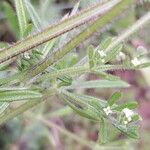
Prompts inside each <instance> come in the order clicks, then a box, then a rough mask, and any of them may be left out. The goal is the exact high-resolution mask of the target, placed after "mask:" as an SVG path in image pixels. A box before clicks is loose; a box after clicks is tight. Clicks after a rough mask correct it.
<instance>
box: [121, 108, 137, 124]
mask: <svg viewBox="0 0 150 150" xmlns="http://www.w3.org/2000/svg"><path fill="white" fill-rule="evenodd" d="M122 112H123V113H124V115H125V117H126V119H125V120H124V124H125V125H126V124H128V123H129V122H131V121H132V116H134V114H135V113H134V112H133V111H132V110H130V109H128V108H124V109H123V110H122Z"/></svg>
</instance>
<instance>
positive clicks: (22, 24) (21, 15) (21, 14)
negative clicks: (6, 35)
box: [15, 0, 27, 37]
mask: <svg viewBox="0 0 150 150" xmlns="http://www.w3.org/2000/svg"><path fill="white" fill-rule="evenodd" d="M15 7H16V12H17V17H18V22H19V28H20V35H21V37H23V33H24V32H25V29H26V28H27V18H26V13H25V8H24V1H23V0H15Z"/></svg>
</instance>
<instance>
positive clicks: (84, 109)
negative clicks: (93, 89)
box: [60, 91, 102, 121]
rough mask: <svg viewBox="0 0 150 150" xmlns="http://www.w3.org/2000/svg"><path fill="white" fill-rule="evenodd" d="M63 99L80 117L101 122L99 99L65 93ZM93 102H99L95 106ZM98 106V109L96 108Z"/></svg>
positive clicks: (62, 95) (62, 94)
mask: <svg viewBox="0 0 150 150" xmlns="http://www.w3.org/2000/svg"><path fill="white" fill-rule="evenodd" d="M60 96H61V98H62V99H63V100H64V101H65V102H66V103H67V104H68V105H69V106H70V107H71V108H72V109H73V110H74V111H76V112H77V113H78V114H79V115H81V116H83V117H86V118H88V119H92V120H95V121H96V120H99V119H100V116H101V115H102V114H101V109H100V108H101V104H100V103H99V104H98V101H97V100H98V99H96V98H93V99H91V97H89V96H85V95H78V94H73V93H69V92H67V91H63V92H62V93H61V95H60ZM93 102H97V104H98V105H93V104H94V103H93ZM95 106H96V107H95Z"/></svg>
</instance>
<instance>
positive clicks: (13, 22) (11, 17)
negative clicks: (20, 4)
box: [2, 1, 19, 38]
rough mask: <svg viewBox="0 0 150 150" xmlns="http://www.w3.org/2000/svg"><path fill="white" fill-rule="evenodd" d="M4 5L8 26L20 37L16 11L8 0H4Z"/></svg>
mask: <svg viewBox="0 0 150 150" xmlns="http://www.w3.org/2000/svg"><path fill="white" fill-rule="evenodd" d="M2 6H3V8H4V13H5V16H6V19H7V20H6V22H7V23H8V26H9V28H10V30H11V31H12V33H13V35H14V36H15V37H16V38H18V37H19V31H18V28H17V27H18V22H17V17H16V16H15V13H14V11H13V9H12V7H11V6H10V4H9V3H8V2H6V1H3V3H2Z"/></svg>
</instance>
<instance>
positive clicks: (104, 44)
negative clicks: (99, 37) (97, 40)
mask: <svg viewBox="0 0 150 150" xmlns="http://www.w3.org/2000/svg"><path fill="white" fill-rule="evenodd" d="M111 42H112V38H111V37H107V38H105V39H104V40H103V41H102V42H101V44H100V46H99V49H100V50H105V49H106V48H107V47H108V46H109V45H110V44H111Z"/></svg>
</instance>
